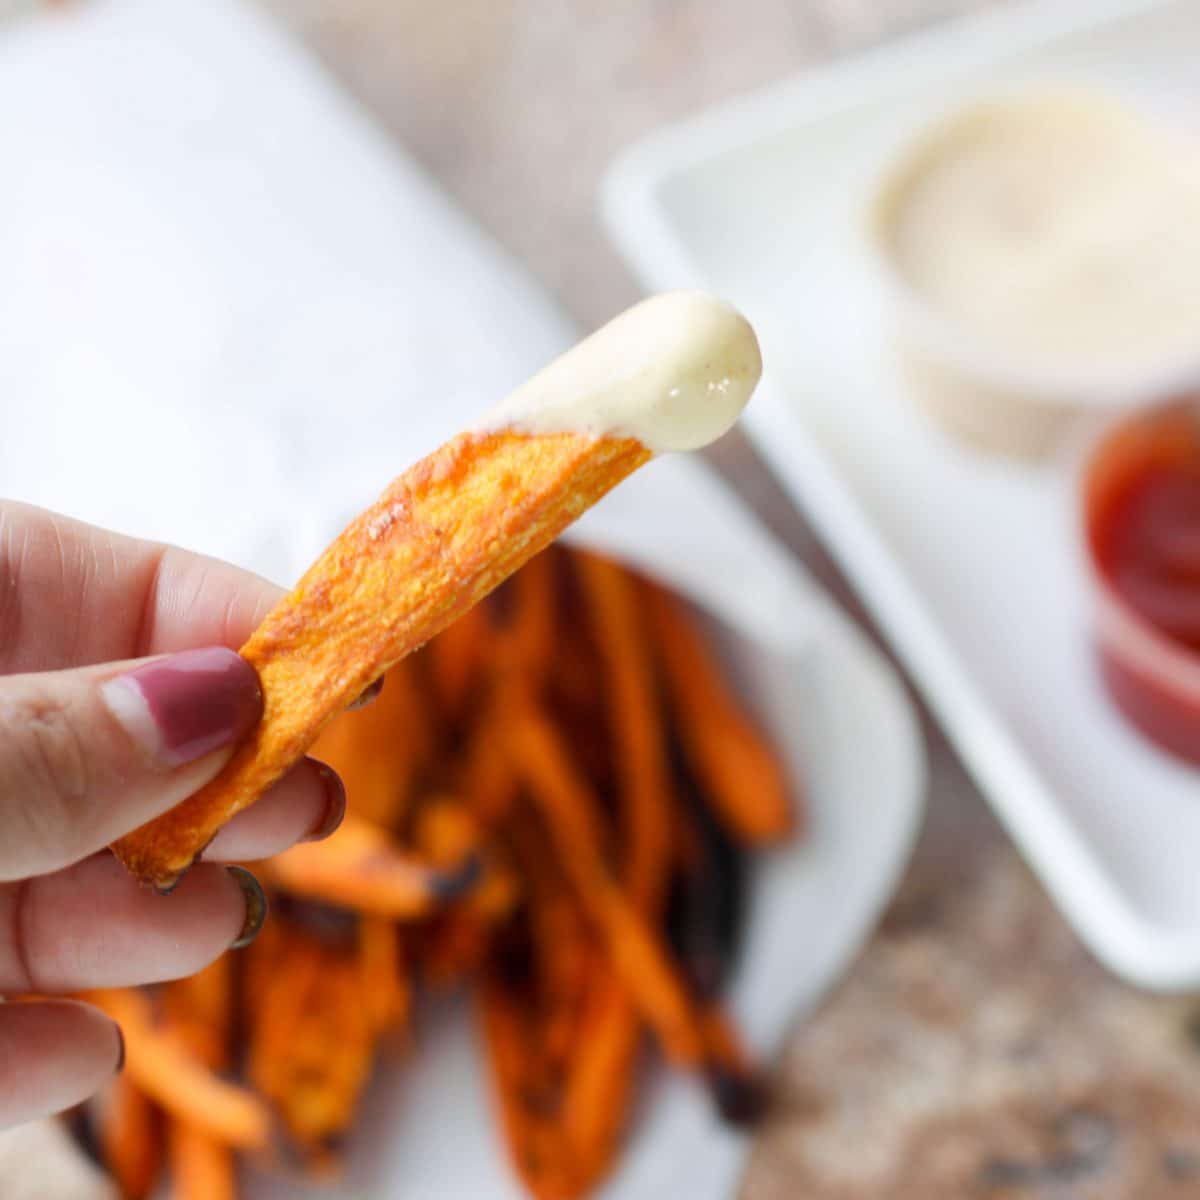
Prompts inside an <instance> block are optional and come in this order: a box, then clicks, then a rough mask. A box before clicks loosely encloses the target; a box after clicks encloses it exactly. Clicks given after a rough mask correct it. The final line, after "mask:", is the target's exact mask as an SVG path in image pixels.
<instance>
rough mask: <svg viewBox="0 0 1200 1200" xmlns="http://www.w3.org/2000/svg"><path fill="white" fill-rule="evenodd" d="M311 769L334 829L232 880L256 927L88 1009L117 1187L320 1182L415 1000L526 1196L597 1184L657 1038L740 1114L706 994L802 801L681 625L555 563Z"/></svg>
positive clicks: (744, 1093)
mask: <svg viewBox="0 0 1200 1200" xmlns="http://www.w3.org/2000/svg"><path fill="white" fill-rule="evenodd" d="M313 753H314V754H315V755H316V756H317V757H318V758H322V759H325V760H326V761H328V762H330V763H332V764H333V765H334V766H335V767H336V768H337V769H338V771H339V772H340V773H341V775H342V777H343V779H344V780H345V783H346V786H347V793H348V804H349V811H348V815H347V818H346V821H345V823H344V825H343V826H342V828H341V829H340V830H339V831H338V832H337V833H336V834H335V835H334V836H333V837H332V838H331V839H330V840H328V841H327V842H323V843H313V844H304V845H300V846H297V847H295V848H294V849H292V850H290V851H288V852H287V853H286V854H283V855H280V856H279V857H277V858H274V859H272V860H270V861H267V862H263V863H259V864H255V865H254V867H253V869H254V870H255V871H256V872H257V873H258V874H259V876H260V878H261V879H262V880H263V881H264V883H265V885H266V886H267V888H268V890H269V892H270V894H271V898H272V906H273V913H272V916H271V918H270V920H269V921H268V923H267V926H266V928H265V929H264V931H263V933H262V935H261V936H260V937H259V939H258V940H257V941H256V942H255V943H254V944H253V946H251V947H250V948H249V949H248V950H246V951H243V952H240V953H238V954H230V955H226V956H225V957H224V958H222V959H221V960H219V961H218V962H217V963H215V964H214V965H213V966H212V967H210V968H208V969H207V970H206V971H204V972H202V973H201V974H200V975H197V976H195V977H194V978H192V979H188V980H184V981H182V982H179V983H173V984H169V985H166V986H163V987H158V988H149V989H141V990H122V991H109V992H103V993H97V994H92V995H89V997H88V999H90V1000H92V1001H94V1002H95V1003H98V1004H100V1005H101V1006H102V1007H104V1008H105V1009H106V1010H107V1011H108V1012H109V1013H111V1015H112V1016H114V1017H115V1018H116V1019H117V1020H119V1021H120V1023H121V1025H122V1027H123V1029H124V1031H125V1036H126V1044H127V1062H126V1069H125V1071H124V1073H123V1074H122V1075H121V1076H120V1077H119V1078H118V1079H117V1080H116V1082H115V1083H114V1084H113V1085H112V1087H111V1088H110V1089H109V1091H108V1093H107V1094H106V1095H105V1096H103V1097H102V1098H101V1099H100V1100H99V1101H98V1102H94V1103H93V1106H92V1109H91V1110H90V1112H89V1114H88V1118H87V1127H88V1130H89V1134H90V1140H91V1142H92V1145H93V1147H94V1149H95V1150H96V1152H97V1153H98V1154H99V1156H100V1158H101V1160H102V1161H103V1162H104V1164H105V1165H106V1166H107V1167H108V1169H109V1171H110V1172H111V1173H112V1175H113V1176H114V1178H115V1179H116V1180H117V1182H118V1184H119V1186H120V1188H121V1190H122V1192H123V1193H124V1195H125V1196H127V1197H130V1198H134V1200H136V1198H138V1197H144V1196H147V1195H149V1194H150V1192H151V1191H152V1190H153V1189H154V1188H156V1187H157V1186H159V1183H160V1179H161V1178H162V1177H163V1175H164V1174H169V1177H170V1180H171V1189H172V1190H171V1195H172V1196H174V1197H177V1198H180V1200H232V1198H233V1197H234V1196H235V1195H236V1180H235V1172H234V1161H235V1155H236V1154H237V1153H239V1152H241V1153H248V1154H252V1155H257V1156H260V1157H265V1158H267V1159H268V1160H274V1161H276V1162H282V1163H288V1162H291V1163H299V1164H301V1165H303V1166H304V1167H306V1168H307V1169H309V1170H312V1171H320V1170H322V1169H329V1168H330V1167H332V1166H334V1165H335V1164H336V1153H337V1148H338V1145H339V1141H340V1138H341V1136H342V1135H343V1133H344V1132H345V1131H346V1129H347V1127H348V1126H349V1125H350V1123H351V1121H352V1120H353V1117H354V1113H355V1108H356V1105H357V1103H358V1100H359V1097H360V1095H361V1093H362V1091H363V1088H364V1086H365V1084H366V1082H367V1080H368V1078H369V1076H370V1073H371V1070H372V1066H373V1063H374V1060H375V1058H376V1054H377V1051H378V1049H379V1048H380V1046H381V1043H382V1042H383V1041H384V1039H393V1040H395V1041H397V1042H398V1043H400V1044H402V1042H403V1038H404V1035H409V1036H411V1035H412V1034H413V1032H414V1017H415V1013H414V1001H415V999H416V998H417V996H418V994H421V995H425V996H429V995H433V994H436V993H437V992H439V991H445V990H447V989H451V988H456V987H460V986H464V985H465V986H468V987H470V988H471V989H472V994H473V998H474V1000H475V1003H476V1008H477V1011H478V1016H479V1020H480V1022H481V1025H482V1029H483V1031H484V1035H485V1042H486V1045H487V1049H488V1056H489V1059H490V1071H491V1077H492V1082H493V1089H494V1094H495V1098H496V1110H497V1113H498V1115H499V1120H500V1121H501V1123H502V1127H503V1131H504V1136H505V1139H506V1141H507V1144H508V1147H509V1150H510V1153H511V1158H512V1162H513V1164H514V1166H515V1169H516V1170H517V1172H518V1173H519V1175H520V1177H521V1178H522V1180H523V1181H524V1183H525V1185H526V1186H527V1188H528V1190H529V1191H530V1192H531V1193H532V1194H533V1195H534V1196H536V1197H539V1198H540V1200H565V1198H569V1197H575V1196H580V1195H583V1194H584V1193H586V1192H587V1191H588V1190H589V1189H591V1188H592V1187H594V1186H595V1185H596V1184H597V1183H598V1182H599V1181H600V1180H601V1179H602V1178H603V1177H604V1175H605V1174H606V1173H607V1172H608V1171H609V1170H610V1169H611V1167H612V1165H613V1162H614V1159H615V1156H616V1152H617V1149H618V1147H619V1145H620V1142H621V1139H622V1136H623V1134H624V1133H625V1130H626V1125H627V1122H628V1119H629V1114H630V1110H631V1106H632V1102H633V1095H634V1085H635V1080H636V1076H637V1073H638V1069H639V1060H640V1059H641V1058H642V1054H641V1050H642V1049H643V1043H644V1041H645V1040H646V1039H645V1037H644V1035H645V1034H646V1033H647V1032H649V1034H650V1035H651V1037H652V1039H653V1041H654V1042H655V1043H657V1045H658V1046H659V1047H661V1050H662V1052H663V1054H664V1055H665V1057H666V1058H667V1059H668V1060H669V1061H670V1062H671V1063H673V1064H675V1065H676V1066H678V1067H680V1068H682V1069H684V1070H690V1071H694V1072H696V1073H697V1074H698V1075H699V1076H701V1077H702V1078H703V1079H705V1080H706V1081H707V1083H708V1085H709V1086H710V1087H711V1090H712V1094H713V1097H714V1100H715V1102H716V1105H717V1107H718V1109H719V1110H720V1111H721V1113H722V1114H723V1115H724V1116H726V1117H727V1118H728V1119H732V1120H742V1121H744V1120H749V1119H752V1118H753V1116H754V1114H755V1112H756V1111H757V1110H758V1109H759V1108H760V1106H761V1089H760V1086H759V1081H758V1079H757V1077H756V1075H755V1073H754V1072H753V1071H752V1069H751V1067H750V1065H749V1064H748V1062H747V1061H746V1058H745V1056H744V1054H743V1052H742V1050H741V1048H740V1045H739V1041H738V1038H737V1035H736V1033H735V1031H734V1029H733V1027H732V1026H731V1024H730V1022H729V1021H728V1019H727V1018H726V1017H725V1015H724V1014H723V1012H722V1009H721V1007H720V1004H719V995H720V992H721V989H722V985H723V983H724V981H725V976H726V973H727V969H728V968H729V966H730V963H731V960H732V957H733V953H734V949H735V944H736V940H737V932H738V927H739V925H740V920H741V913H740V908H741V902H742V893H743V887H742V882H743V871H744V855H745V851H746V850H747V849H748V848H754V847H759V846H764V845H768V844H770V843H773V842H776V841H779V840H781V839H783V838H785V837H788V836H789V835H791V834H792V833H793V832H794V831H795V830H796V828H797V826H798V824H799V823H800V820H799V813H798V809H797V800H796V798H795V797H794V796H792V795H790V794H789V788H788V783H787V781H786V780H785V777H784V774H783V772H782V770H781V767H780V765H779V763H778V762H777V760H776V759H775V757H774V755H773V754H772V752H771V750H770V749H769V747H768V746H767V744H766V743H765V741H764V740H763V738H762V737H761V736H760V734H759V733H758V732H757V730H756V729H755V728H754V726H753V724H752V723H751V721H750V720H749V719H748V717H747V716H746V714H745V713H744V712H743V711H742V709H741V708H740V706H739V705H738V703H737V702H736V701H735V699H734V698H733V695H732V694H731V691H730V689H729V686H728V684H727V683H726V681H725V679H724V678H723V675H722V673H721V671H720V670H719V669H718V666H717V664H716V662H715V659H714V657H713V653H712V651H711V649H710V648H709V646H708V645H707V643H706V641H705V638H704V636H703V635H702V633H701V631H700V630H699V628H698V626H697V625H696V623H695V621H694V618H693V616H692V615H691V613H690V612H689V611H688V610H687V609H686V608H685V606H683V605H682V604H681V603H680V602H679V601H678V600H677V599H676V598H675V597H673V596H672V595H670V594H669V593H667V592H666V591H664V590H662V589H661V588H659V587H657V586H655V585H653V584H650V583H648V582H647V581H645V580H643V579H641V578H639V577H637V576H635V575H633V574H631V573H630V572H629V571H627V570H625V569H624V568H622V567H620V566H618V565H616V564H614V563H612V562H609V561H607V560H605V559H602V558H599V557H597V556H595V555H592V554H587V553H582V552H579V551H568V550H563V549H552V550H550V551H547V552H545V553H543V554H541V555H539V556H538V557H537V558H535V559H533V560H532V561H531V562H530V563H529V564H528V565H527V566H525V567H524V568H523V569H522V570H521V571H520V572H519V573H518V574H517V575H515V576H514V577H513V578H512V579H511V580H510V581H509V582H508V583H507V584H506V585H504V586H503V587H502V588H501V589H500V590H499V591H497V592H496V593H495V594H494V595H493V596H492V597H491V598H490V599H489V600H488V601H487V602H485V603H484V604H481V605H480V606H478V607H476V608H475V609H473V610H471V611H470V612H468V613H467V614H466V616H465V617H463V618H462V619H461V620H459V621H458V622H457V623H456V624H454V625H453V626H451V627H450V628H449V629H447V630H446V631H445V632H444V633H442V634H441V635H440V636H438V637H437V638H436V639H435V640H434V641H433V642H431V643H430V644H429V645H428V646H427V647H426V648H425V649H424V650H423V651H421V652H420V653H418V654H417V655H414V656H412V657H410V658H408V659H406V660H405V661H403V662H401V663H400V664H399V665H398V666H396V667H394V668H393V669H392V670H391V671H389V672H388V674H387V676H386V683H385V686H384V689H383V692H382V694H381V695H380V697H379V699H378V700H376V702H375V703H374V704H373V705H371V706H369V707H367V708H365V709H362V710H359V711H354V712H348V713H346V714H345V715H343V716H341V717H339V718H337V719H336V720H335V721H334V723H333V724H332V725H331V726H329V727H328V729H327V730H326V732H325V733H324V734H323V735H322V737H321V740H320V741H319V742H318V744H317V746H316V748H315V749H314V751H313Z"/></svg>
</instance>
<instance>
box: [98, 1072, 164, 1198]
mask: <svg viewBox="0 0 1200 1200" xmlns="http://www.w3.org/2000/svg"><path fill="white" fill-rule="evenodd" d="M97 1140H98V1143H99V1150H100V1155H101V1158H102V1159H103V1161H104V1165H105V1166H106V1167H107V1168H108V1170H109V1172H110V1174H111V1175H112V1177H113V1179H114V1180H115V1181H116V1184H117V1187H118V1188H119V1189H120V1191H121V1196H122V1197H123V1200H145V1198H146V1197H147V1196H149V1195H150V1193H151V1192H152V1191H153V1190H154V1186H155V1184H156V1183H157V1182H158V1174H159V1171H160V1169H161V1167H162V1129H161V1122H160V1120H159V1114H158V1113H156V1112H155V1110H154V1105H153V1104H152V1103H151V1102H150V1100H149V1098H148V1097H147V1096H146V1094H145V1093H144V1092H142V1091H140V1090H139V1089H138V1087H137V1086H136V1085H135V1084H134V1083H133V1081H132V1080H131V1079H130V1077H129V1076H128V1075H125V1074H121V1075H118V1076H117V1077H116V1078H115V1079H114V1080H113V1081H112V1083H110V1084H109V1086H108V1087H107V1088H106V1089H105V1093H104V1095H103V1096H102V1097H101V1099H100V1119H99V1128H98V1130H97Z"/></svg>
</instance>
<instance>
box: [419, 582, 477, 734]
mask: <svg viewBox="0 0 1200 1200" xmlns="http://www.w3.org/2000/svg"><path fill="white" fill-rule="evenodd" d="M490 639H491V629H490V626H489V622H488V616H487V612H486V611H485V609H484V608H483V607H482V606H479V607H476V608H472V609H470V610H469V611H467V612H465V613H464V614H463V615H462V616H461V617H459V618H458V620H457V621H455V622H454V624H453V625H449V626H447V627H446V628H445V629H443V630H442V632H441V633H439V634H438V635H437V637H435V638H434V639H433V641H431V642H430V643H429V645H428V646H427V647H426V648H425V654H426V656H427V657H428V660H429V679H430V684H431V687H432V689H433V694H434V696H435V698H436V699H437V702H438V704H439V706H440V707H441V710H442V713H443V714H444V716H445V717H446V718H447V719H448V720H449V721H450V722H451V723H457V722H458V721H461V720H462V719H463V716H464V715H465V713H466V709H467V706H468V704H469V702H470V699H471V694H472V692H473V691H474V690H475V689H476V687H477V686H478V685H479V684H480V682H481V680H482V676H483V673H484V667H485V664H486V661H487V658H488V656H489V654H490V652H491V643H490Z"/></svg>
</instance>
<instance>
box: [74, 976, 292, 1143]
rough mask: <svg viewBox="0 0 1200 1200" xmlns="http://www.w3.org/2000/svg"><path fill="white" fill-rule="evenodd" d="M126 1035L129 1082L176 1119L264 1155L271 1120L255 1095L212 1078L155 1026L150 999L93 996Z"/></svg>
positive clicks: (129, 994) (117, 993) (127, 993)
mask: <svg viewBox="0 0 1200 1200" xmlns="http://www.w3.org/2000/svg"><path fill="white" fill-rule="evenodd" d="M84 998H85V999H87V1000H89V1001H90V1002H91V1003H93V1004H95V1005H96V1006H97V1007H99V1008H102V1009H103V1010H104V1011H105V1012H106V1013H108V1015H109V1016H110V1017H112V1019H113V1020H114V1021H116V1022H117V1023H118V1024H119V1025H120V1026H121V1029H122V1031H123V1032H124V1034H125V1072H126V1074H127V1075H128V1077H129V1079H130V1080H131V1081H132V1082H133V1083H134V1084H135V1085H136V1086H137V1087H138V1088H139V1089H141V1091H143V1092H144V1093H145V1094H146V1095H147V1096H149V1097H150V1099H152V1100H153V1101H154V1102H155V1103H156V1104H158V1105H159V1106H160V1107H162V1108H163V1109H165V1110H166V1112H167V1113H168V1114H169V1115H170V1116H172V1117H176V1118H179V1119H180V1120H183V1121H185V1122H188V1123H190V1124H192V1125H194V1126H195V1127H196V1128H198V1129H202V1130H205V1131H206V1132H207V1133H209V1134H210V1135H212V1136H213V1137H214V1138H217V1139H218V1140H219V1141H222V1142H224V1143H225V1144H227V1145H229V1146H232V1147H235V1148H237V1149H239V1150H263V1149H265V1148H266V1147H267V1145H268V1143H269V1141H270V1132H271V1119H270V1114H269V1113H268V1111H267V1108H266V1106H265V1105H264V1104H263V1103H262V1101H261V1100H260V1099H259V1098H258V1097H257V1096H255V1095H254V1093H253V1092H250V1091H247V1090H246V1089H245V1088H241V1087H238V1086H237V1085H235V1084H232V1083H227V1082H226V1081H225V1080H224V1079H221V1078H220V1077H219V1076H218V1075H216V1074H214V1073H213V1072H212V1071H211V1070H210V1069H209V1068H208V1067H207V1066H205V1065H204V1063H202V1062H201V1061H200V1059H199V1058H197V1057H196V1056H195V1055H194V1054H192V1053H191V1052H190V1051H189V1050H188V1048H187V1047H186V1046H185V1045H184V1044H183V1042H182V1041H181V1040H180V1039H179V1038H178V1037H176V1036H174V1035H173V1034H172V1033H171V1032H170V1031H168V1030H165V1029H163V1028H161V1027H159V1026H157V1025H156V1024H155V1023H154V1019H153V1014H152V1011H151V1006H150V1001H149V999H148V998H147V997H146V996H145V995H143V994H142V993H141V992H138V991H134V990H132V989H124V990H111V991H103V992H89V993H88V994H87V995H86V996H85V997H84Z"/></svg>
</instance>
